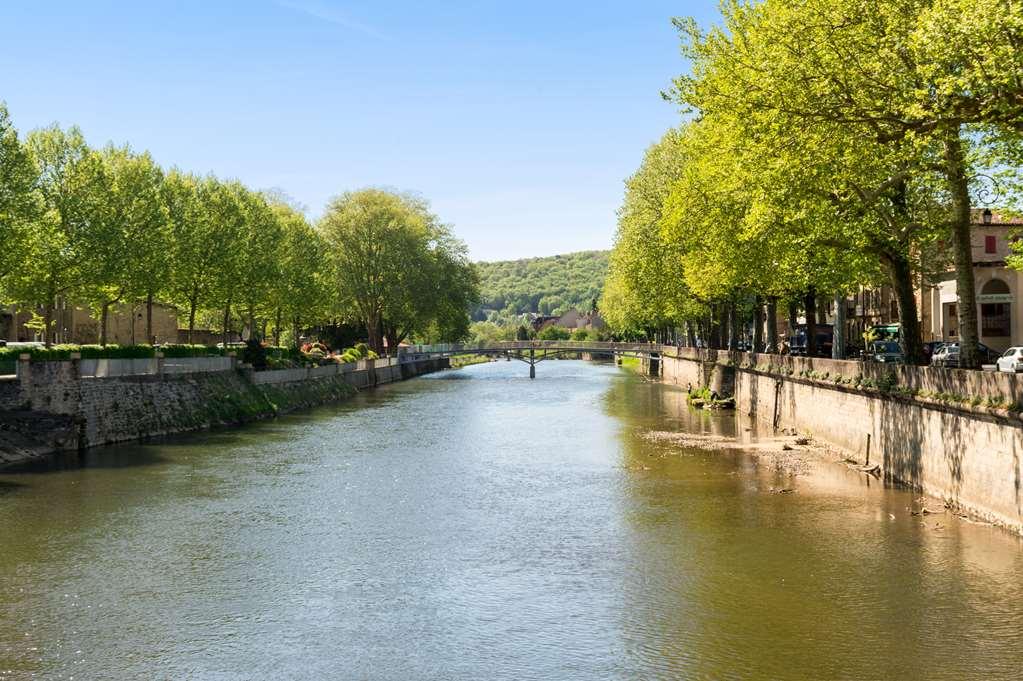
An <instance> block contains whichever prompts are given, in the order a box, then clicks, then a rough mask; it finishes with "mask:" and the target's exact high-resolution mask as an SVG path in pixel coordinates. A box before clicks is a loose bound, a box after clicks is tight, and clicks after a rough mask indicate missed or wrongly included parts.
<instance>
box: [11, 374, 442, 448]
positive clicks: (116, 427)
mask: <svg viewBox="0 0 1023 681" xmlns="http://www.w3.org/2000/svg"><path fill="white" fill-rule="evenodd" d="M446 366H447V360H446V359H439V360H424V361H421V362H414V363H408V364H402V365H400V366H398V365H394V366H383V367H379V368H373V367H370V368H367V369H364V370H359V371H350V372H345V373H338V374H333V375H318V376H316V377H311V378H304V379H299V380H294V379H295V376H294V375H292V374H288V373H287V372H286V371H282V372H264V373H263V374H261V375H260V376H261V378H260V380H254V377H253V374H252V373H251V371H245V370H238V371H235V370H232V371H219V372H210V373H194V374H165V375H162V376H155V375H154V376H122V377H117V378H88V377H86V378H83V377H80V376H79V375H78V371H77V366H76V364H75V362H74V361H63V362H33V363H32V366H31V367H30V370H29V371H27V372H24V373H23V374H22V375H21V376H19V378H18V380H16V381H5V382H4V384H3V385H2V386H0V390H2V392H0V397H2V398H3V402H2V404H0V466H2V465H10V464H18V463H21V462H23V461H24V460H26V459H29V458H38V457H40V456H44V455H46V454H49V453H54V452H56V451H61V450H74V449H83V448H86V447H96V446H100V445H105V444H112V443H115V442H127V441H134V440H145V439H147V438H150V437H156V436H161V435H169V434H172V433H181V432H187V431H195V430H205V429H209V428H215V427H219V426H228V425H237V424H242V423H248V422H252V421H258V420H261V419H267V418H272V417H274V416H276V415H278V414H283V413H287V412H290V411H295V410H298V409H306V408H310V407H315V406H317V405H321V404H327V403H330V402H336V401H339V400H343V399H345V398H347V397H350V396H351V395H353V394H355V393H356V392H358V390H360V389H364V388H371V387H373V386H375V385H379V384H383V383H389V382H392V381H397V380H402V379H403V378H411V377H413V376H418V375H420V374H423V373H428V372H431V371H436V370H438V369H442V368H445V367H446ZM276 373H279V374H280V376H278V377H275V376H272V375H270V374H276ZM300 373H301V372H300ZM278 378H279V379H282V380H277V379H278ZM267 379H269V380H267ZM285 379H286V380H285ZM55 419H56V420H55ZM58 422H59V423H60V432H57V429H56V427H54V426H52V425H50V424H53V423H58ZM50 430H53V431H54V432H52V433H51V432H49V431H50Z"/></svg>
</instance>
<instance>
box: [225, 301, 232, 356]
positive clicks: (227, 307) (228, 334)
mask: <svg viewBox="0 0 1023 681" xmlns="http://www.w3.org/2000/svg"><path fill="white" fill-rule="evenodd" d="M230 338H231V299H230V298H228V299H227V304H226V305H224V348H225V349H226V348H227V344H228V343H230Z"/></svg>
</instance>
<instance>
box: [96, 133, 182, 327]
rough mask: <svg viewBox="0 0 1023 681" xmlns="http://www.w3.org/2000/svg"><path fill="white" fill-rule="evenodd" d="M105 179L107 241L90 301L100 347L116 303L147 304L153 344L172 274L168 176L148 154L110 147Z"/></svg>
mask: <svg viewBox="0 0 1023 681" xmlns="http://www.w3.org/2000/svg"><path fill="white" fill-rule="evenodd" d="M102 158H103V163H104V172H105V174H106V194H105V202H104V207H105V210H106V216H105V220H104V222H105V224H106V225H107V229H106V230H105V231H104V232H103V235H104V237H103V239H102V240H99V241H98V242H97V244H96V248H97V251H96V253H95V254H94V255H95V264H94V268H93V270H92V272H91V276H90V281H89V282H88V285H87V287H86V292H85V297H86V298H87V299H88V300H89V301H90V302H91V304H92V308H93V311H94V313H96V314H97V316H98V317H99V319H100V338H99V340H100V344H101V345H106V343H107V322H108V313H109V310H110V306H111V305H113V304H114V303H119V302H125V301H126V302H129V303H132V304H134V302H135V301H136V300H140V299H143V300H145V303H146V339H147V342H152V341H153V333H152V329H153V300H154V297H155V295H156V293H157V292H158V291H161V290H163V288H164V287H165V286H166V283H167V279H168V276H169V269H170V257H169V254H168V245H169V242H170V221H169V215H168V212H167V208H166V206H165V205H164V200H163V191H162V185H163V171H162V170H161V169H160V167H159V166H157V165H156V163H155V162H154V161H153V159H152V157H151V156H150V155H149V154H148V153H143V154H136V153H134V152H132V151H131V149H130V148H128V147H114V146H112V145H111V146H108V147H107V148H106V149H104V150H103V152H102Z"/></svg>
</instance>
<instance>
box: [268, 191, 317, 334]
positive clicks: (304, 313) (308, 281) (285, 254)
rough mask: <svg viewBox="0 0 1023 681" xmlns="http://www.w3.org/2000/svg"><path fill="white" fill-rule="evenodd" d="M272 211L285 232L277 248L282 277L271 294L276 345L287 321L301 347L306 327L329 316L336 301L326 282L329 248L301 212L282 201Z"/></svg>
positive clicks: (282, 231) (282, 233)
mask: <svg viewBox="0 0 1023 681" xmlns="http://www.w3.org/2000/svg"><path fill="white" fill-rule="evenodd" d="M271 208H272V210H273V211H274V214H275V215H276V219H277V223H278V224H279V225H280V229H281V236H280V240H279V243H278V245H277V248H276V259H277V263H278V267H279V270H280V274H279V278H278V280H277V281H276V282H275V283H274V285H273V287H272V288H271V293H270V302H271V305H272V307H273V313H274V319H275V322H274V344H275V345H280V343H281V331H282V330H283V328H284V326H283V324H284V320H287V323H288V325H289V328H290V330H291V338H292V343H293V344H294V345H295V346H296V347H297V346H298V344H299V338H300V337H301V329H302V327H303V325H304V324H309V323H311V322H313V321H315V320H316V319H318V318H321V317H324V316H326V315H327V313H328V311H329V308H330V302H331V301H332V299H331V298H330V297H329V296H328V295H327V291H329V288H328V286H327V282H325V281H324V277H325V272H324V271H323V258H324V255H325V253H326V245H325V244H324V242H323V239H322V237H321V236H320V234H319V233H318V232H317V231H316V230H315V229H313V228H312V226H311V225H310V224H309V222H308V221H307V220H306V219H305V216H304V215H302V213H300V212H299V211H298V210H296V209H295V208H293V207H291V206H288V205H287V204H284V203H280V202H277V203H274V204H273V205H272V206H271Z"/></svg>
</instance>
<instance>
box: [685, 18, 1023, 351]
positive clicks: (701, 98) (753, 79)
mask: <svg viewBox="0 0 1023 681" xmlns="http://www.w3.org/2000/svg"><path fill="white" fill-rule="evenodd" d="M723 14H724V16H725V26H724V27H723V28H722V29H717V30H712V31H710V32H708V33H706V34H705V33H703V32H701V31H699V30H698V29H697V28H696V26H695V23H694V22H692V21H680V22H679V26H680V28H681V30H682V32H683V34H684V36H685V43H686V44H685V51H686V54H687V56H689V57H691V58H692V59H693V61H694V68H693V73H692V75H691V76H688V77H683V78H680V79H678V81H677V83H676V96H677V98H678V99H679V100H680V101H682V102H684V103H686V104H688V105H690V106H692V107H694V108H695V109H697V110H699V111H700V113H701V114H704V115H705V114H707V113H712V112H717V113H722V114H729V115H732V116H734V117H736V118H738V119H741V120H743V121H744V122H745V124H746V126H747V129H748V130H749V131H751V132H752V133H753V134H751V137H760V138H761V141H765V140H766V141H773V144H771V145H770V148H771V149H776V150H777V149H781V150H786V149H788V148H795V149H797V150H798V151H799V152H800V153H801V154H802V156H803V157H804V158H814V157H815V156H817V155H818V152H819V151H820V149H819V148H818V147H817V145H823V147H824V149H825V153H823V154H820V155H819V156H817V157H824V158H828V159H830V160H833V161H835V163H834V164H833V165H832V166H831V167H829V168H826V169H823V171H824V172H823V173H822V175H821V176H820V177H818V178H817V181H815V182H814V183H813V184H812V185H811V186H814V187H816V188H818V189H822V190H824V191H823V194H824V195H826V196H830V197H831V199H832V200H833V201H834V202H835V203H837V204H841V206H842V209H843V212H844V213H845V214H847V215H851V216H853V217H854V218H857V219H858V220H859V222H860V224H861V225H862V226H864V227H865V231H864V233H863V234H861V235H860V237H859V238H858V239H857V240H858V241H860V242H863V243H864V244H865V245H866V246H867V250H868V251H869V252H872V253H873V254H875V255H876V256H877V257H879V258H880V260H881V265H882V266H883V268H884V269H885V270H886V272H887V273H888V275H889V276H890V278H891V280H892V284H893V286H894V288H895V290H896V293H897V296H898V299H899V303H900V318H901V321H902V325H903V332H904V336H905V340H906V343H907V348H906V349H907V356H909V357H910V358H914V359H919V358H920V352H919V350H920V348H919V338H918V336H919V330H918V328H917V325H916V322H915V320H916V310H915V301H914V299H913V295H912V281H913V279H914V278H915V277H917V276H918V275H919V272H915V271H914V269H915V268H914V263H913V257H914V256H913V254H914V253H919V252H920V251H921V249H920V248H919V247H918V244H916V243H915V242H916V241H918V240H921V239H922V240H923V241H924V242H926V241H927V240H928V239H930V238H932V236H933V234H934V232H935V231H939V230H940V231H943V232H944V233H945V234H946V235H947V236H948V237H949V238H950V239H951V241H952V243H953V249H952V250H953V253H954V256H955V258H954V259H955V264H956V271H957V282H958V292H959V295H960V299H961V303H962V304H961V305H960V309H962V311H963V315H964V316H963V318H962V319H961V324H960V326H961V334H962V336H963V343H964V352H965V353H967V354H965V355H964V356H963V363H964V364H966V365H970V364H972V363H973V358H972V357H971V355H972V353H973V350H974V347H975V344H976V343H975V341H976V317H975V312H976V309H975V304H974V303H975V295H974V290H973V288H974V287H973V274H972V262H971V258H970V245H969V236H970V233H969V230H970V226H969V225H970V219H969V218H970V214H969V182H970V176H971V175H972V174H973V173H974V168H972V167H971V164H970V161H969V158H970V154H969V145H970V144H971V139H975V138H971V136H970V135H969V134H968V126H971V125H973V126H982V127H983V126H988V127H990V126H994V127H999V128H1013V129H1018V127H1019V124H1018V121H1019V120H1020V118H1021V114H1023V97H1020V94H1019V92H1020V88H1019V81H1018V74H1019V73H1020V71H1021V64H1023V57H1021V51H1020V50H1019V49H1018V46H1019V44H1020V40H1021V38H1023V24H1021V22H1020V19H1019V14H1020V13H1019V12H1012V11H1007V10H1006V6H1005V3H1004V2H998V1H997V0H982V1H979V2H970V3H964V2H961V1H960V0H908V1H907V2H899V3H894V2H887V3H876V5H874V6H872V7H871V8H870V10H869V11H864V6H863V3H862V2H859V1H858V0H806V1H802V2H791V1H790V0H768V1H766V2H762V3H759V4H755V5H748V4H741V3H728V4H726V5H724V6H723ZM978 26H984V27H985V28H984V29H983V30H982V31H981V32H980V33H977V34H970V33H968V32H967V30H968V28H970V27H973V28H977V27H978ZM978 35H983V36H984V49H983V50H978V49H976V41H977V36H978ZM1013 74H1015V75H1013ZM844 152H851V153H844ZM811 165H813V164H812V163H811ZM920 199H923V200H922V201H920ZM935 202H938V203H940V204H942V205H943V206H944V215H943V217H941V218H938V220H935V219H934V216H933V211H932V210H931V208H932V205H933V204H934V203H935ZM867 218H872V220H870V219H867Z"/></svg>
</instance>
